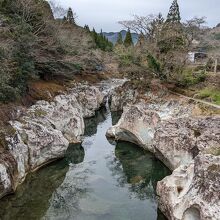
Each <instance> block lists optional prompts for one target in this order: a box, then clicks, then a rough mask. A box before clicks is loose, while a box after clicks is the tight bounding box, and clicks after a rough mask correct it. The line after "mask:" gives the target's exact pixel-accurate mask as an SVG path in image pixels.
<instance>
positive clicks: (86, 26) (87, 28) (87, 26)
mask: <svg viewBox="0 0 220 220" xmlns="http://www.w3.org/2000/svg"><path fill="white" fill-rule="evenodd" d="M84 29H85V30H86V31H88V32H90V29H89V25H87V24H86V25H85V26H84Z"/></svg>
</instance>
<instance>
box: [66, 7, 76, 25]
mask: <svg viewBox="0 0 220 220" xmlns="http://www.w3.org/2000/svg"><path fill="white" fill-rule="evenodd" d="M66 20H67V22H68V23H70V24H75V19H74V15H73V10H72V8H69V9H68V12H67V17H66Z"/></svg>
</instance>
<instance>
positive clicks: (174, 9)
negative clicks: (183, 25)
mask: <svg viewBox="0 0 220 220" xmlns="http://www.w3.org/2000/svg"><path fill="white" fill-rule="evenodd" d="M180 21H181V17H180V10H179V5H178V2H177V0H174V1H173V3H172V5H171V6H170V10H169V13H168V15H167V20H166V22H169V23H180Z"/></svg>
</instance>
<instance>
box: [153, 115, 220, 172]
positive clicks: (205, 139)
mask: <svg viewBox="0 0 220 220" xmlns="http://www.w3.org/2000/svg"><path fill="white" fill-rule="evenodd" d="M154 149H155V154H156V156H157V157H158V158H159V159H160V160H161V161H163V162H164V164H166V165H167V166H168V167H169V168H170V169H171V170H174V169H176V168H178V167H179V166H180V165H187V164H188V163H190V162H191V161H192V160H193V159H194V158H195V157H196V156H197V155H198V154H199V153H200V152H201V153H203V154H204V153H212V152H213V153H215V152H216V153H218V152H219V149H220V117H219V116H213V117H191V118H188V117H187V118H177V119H169V120H165V121H162V123H161V124H159V125H158V127H157V129H156V132H155V136H154Z"/></svg>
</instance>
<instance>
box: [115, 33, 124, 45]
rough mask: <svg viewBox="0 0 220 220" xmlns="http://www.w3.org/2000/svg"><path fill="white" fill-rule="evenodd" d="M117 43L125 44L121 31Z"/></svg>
mask: <svg viewBox="0 0 220 220" xmlns="http://www.w3.org/2000/svg"><path fill="white" fill-rule="evenodd" d="M116 44H117V45H122V44H123V39H122V34H121V32H119V34H118V39H117V42H116Z"/></svg>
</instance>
